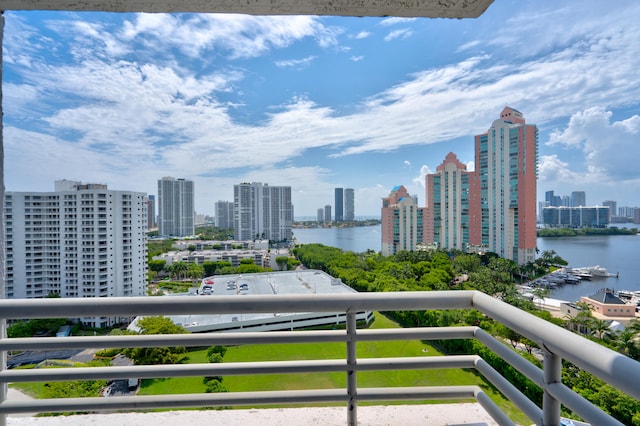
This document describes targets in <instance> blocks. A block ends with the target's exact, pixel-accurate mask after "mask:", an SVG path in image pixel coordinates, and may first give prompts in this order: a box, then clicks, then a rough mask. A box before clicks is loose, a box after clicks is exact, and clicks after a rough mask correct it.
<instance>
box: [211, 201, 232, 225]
mask: <svg viewBox="0 0 640 426" xmlns="http://www.w3.org/2000/svg"><path fill="white" fill-rule="evenodd" d="M215 211H216V226H217V227H218V228H225V229H233V202H231V201H217V202H216V203H215Z"/></svg>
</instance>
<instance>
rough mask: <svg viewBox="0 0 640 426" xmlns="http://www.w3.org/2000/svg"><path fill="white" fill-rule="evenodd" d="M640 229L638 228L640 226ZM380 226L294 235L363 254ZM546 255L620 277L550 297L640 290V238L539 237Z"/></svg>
mask: <svg viewBox="0 0 640 426" xmlns="http://www.w3.org/2000/svg"><path fill="white" fill-rule="evenodd" d="M636 226H637V225H636ZM380 228H381V227H380V225H375V226H363V227H354V228H306V229H300V228H296V229H294V230H293V235H294V237H295V238H296V240H297V242H298V243H302V244H310V243H320V244H324V245H326V246H331V247H337V248H340V249H342V250H345V251H353V252H356V253H361V252H364V251H367V250H368V249H370V250H373V251H376V252H379V251H380V247H381V234H380V231H381V229H380ZM537 246H538V249H539V250H540V253H542V252H543V251H545V250H554V251H555V252H556V253H557V254H558V255H559V256H560V257H562V258H564V259H565V260H566V261H568V262H569V266H571V267H581V266H595V265H599V266H602V267H604V268H606V269H607V271H609V272H610V273H614V274H618V278H612V277H610V278H599V277H594V278H593V279H592V280H591V281H582V282H581V283H580V284H577V285H569V284H567V285H564V286H562V287H559V288H558V289H557V290H554V291H553V292H552V294H551V295H550V297H552V298H554V299H560V300H567V301H575V300H579V299H580V296H588V295H592V294H594V293H596V292H597V291H598V290H600V289H602V288H611V289H614V290H634V291H638V290H640V235H601V236H580V237H563V238H538V240H537Z"/></svg>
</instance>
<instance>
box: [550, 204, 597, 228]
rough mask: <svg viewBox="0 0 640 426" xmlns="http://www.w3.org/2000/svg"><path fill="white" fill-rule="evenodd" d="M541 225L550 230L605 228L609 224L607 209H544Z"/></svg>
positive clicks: (582, 207)
mask: <svg viewBox="0 0 640 426" xmlns="http://www.w3.org/2000/svg"><path fill="white" fill-rule="evenodd" d="M542 215H543V223H544V225H545V226H548V227H552V228H584V227H588V228H605V227H606V226H607V225H608V224H609V208H608V207H604V206H603V207H597V206H595V207H587V206H579V207H545V208H544V209H543V210H542Z"/></svg>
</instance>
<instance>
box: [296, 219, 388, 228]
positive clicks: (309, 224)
mask: <svg viewBox="0 0 640 426" xmlns="http://www.w3.org/2000/svg"><path fill="white" fill-rule="evenodd" d="M380 223H381V221H380V219H366V220H354V221H351V222H336V221H333V220H332V221H331V222H318V221H317V220H313V221H312V220H305V221H294V222H293V223H292V224H291V228H293V229H308V228H311V229H313V228H356V227H362V226H376V225H380Z"/></svg>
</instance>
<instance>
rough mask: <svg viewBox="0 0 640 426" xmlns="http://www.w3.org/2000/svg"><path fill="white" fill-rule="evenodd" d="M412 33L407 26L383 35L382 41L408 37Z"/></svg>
mask: <svg viewBox="0 0 640 426" xmlns="http://www.w3.org/2000/svg"><path fill="white" fill-rule="evenodd" d="M412 35H413V31H411V30H410V29H408V28H404V29H401V30H394V31H391V32H390V33H389V34H387V35H386V36H385V38H384V41H391V40H395V39H398V38H399V39H404V38H409V37H411V36H412Z"/></svg>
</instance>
